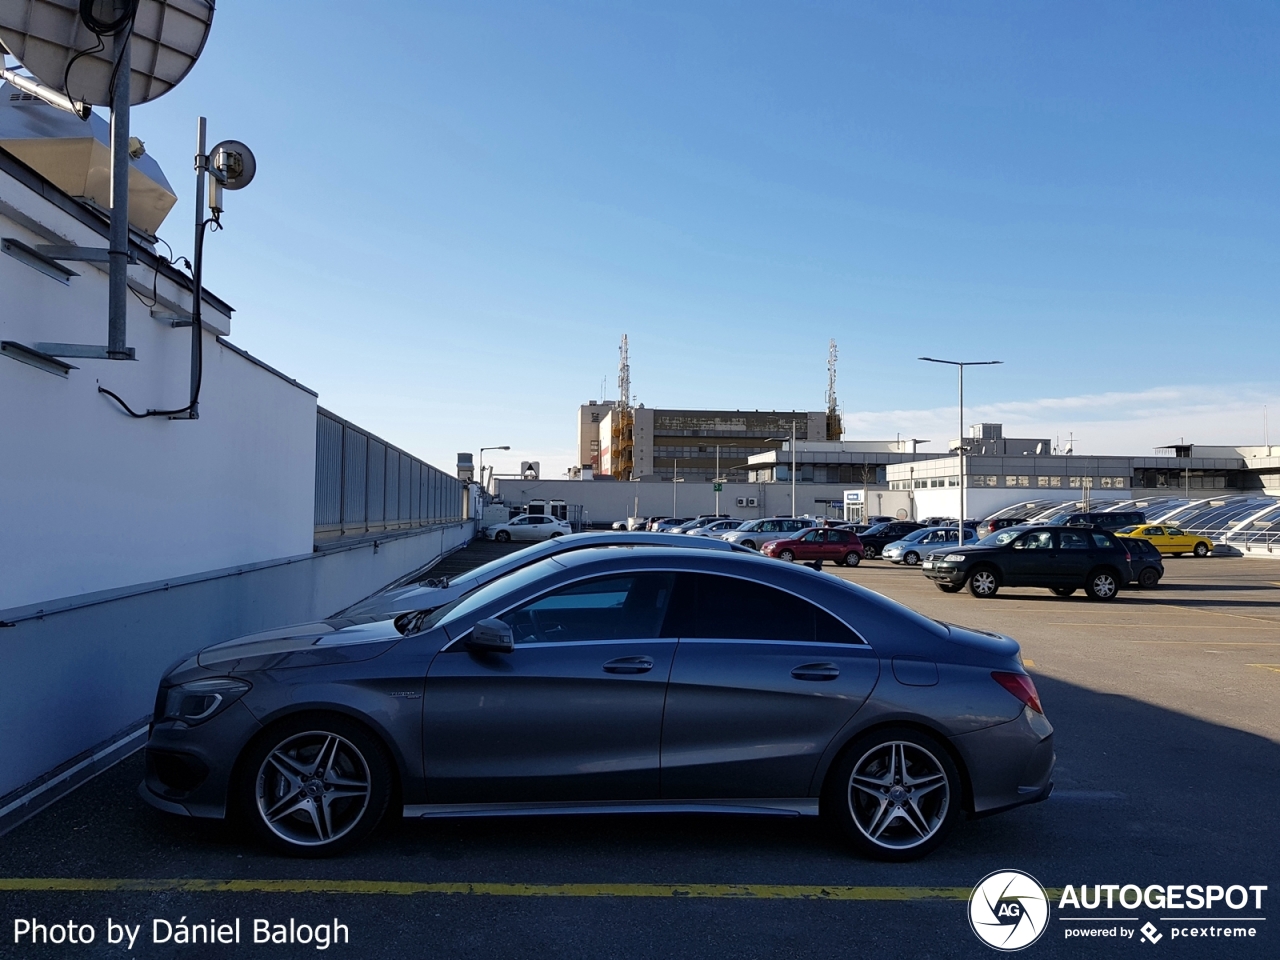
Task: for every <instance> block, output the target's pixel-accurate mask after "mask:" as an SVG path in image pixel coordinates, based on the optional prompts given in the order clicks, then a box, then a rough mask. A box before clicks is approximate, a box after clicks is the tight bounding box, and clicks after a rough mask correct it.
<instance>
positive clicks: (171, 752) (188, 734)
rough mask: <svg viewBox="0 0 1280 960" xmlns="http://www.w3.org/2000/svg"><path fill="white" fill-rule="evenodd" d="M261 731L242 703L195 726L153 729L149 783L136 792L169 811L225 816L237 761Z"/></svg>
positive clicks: (168, 724) (160, 725) (164, 725)
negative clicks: (242, 751) (251, 740)
mask: <svg viewBox="0 0 1280 960" xmlns="http://www.w3.org/2000/svg"><path fill="white" fill-rule="evenodd" d="M261 729H262V725H261V724H260V723H258V721H257V720H256V719H255V718H254V716H253V714H252V713H250V712H249V708H248V707H246V706H245V705H244V704H243V703H241V702H239V701H237V702H235V703H233V704H232V705H231V706H229V707H228V708H227V709H226V710H224V711H222V712H221V713H219V714H218V715H217V716H215V717H213V718H212V719H210V720H208V721H206V722H205V723H201V724H199V725H197V726H194V727H188V726H186V725H185V724H182V723H175V722H173V721H169V722H166V723H157V724H154V725H152V728H151V737H150V739H148V740H147V746H146V761H147V773H146V779H144V780H143V781H142V783H141V784H140V785H139V786H138V793H139V794H140V795H141V796H142V798H143V799H144V800H146V801H147V802H148V803H150V804H151V805H152V806H154V807H157V808H158V809H160V810H165V811H167V812H169V813H181V814H185V815H187V816H191V817H208V818H211V819H222V818H224V817H225V816H226V815H227V801H228V796H229V793H230V789H231V778H232V775H233V773H234V767H235V762H236V758H237V757H238V756H239V755H240V751H241V749H243V747H244V745H245V744H246V743H248V742H249V740H250V738H252V737H253V736H254V734H256V733H257V732H258V731H259V730H261Z"/></svg>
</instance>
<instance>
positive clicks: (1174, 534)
mask: <svg viewBox="0 0 1280 960" xmlns="http://www.w3.org/2000/svg"><path fill="white" fill-rule="evenodd" d="M1165 533H1166V534H1168V535H1169V536H1171V537H1185V536H1186V534H1185V533H1183V532H1182V531H1181V530H1179V529H1178V528H1177V527H1169V529H1167V530H1166V531H1165Z"/></svg>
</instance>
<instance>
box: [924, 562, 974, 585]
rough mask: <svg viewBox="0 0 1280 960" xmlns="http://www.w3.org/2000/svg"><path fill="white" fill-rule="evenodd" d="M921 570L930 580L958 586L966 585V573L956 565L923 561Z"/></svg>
mask: <svg viewBox="0 0 1280 960" xmlns="http://www.w3.org/2000/svg"><path fill="white" fill-rule="evenodd" d="M920 567H921V570H922V571H923V572H924V575H925V576H926V577H928V578H929V579H930V580H936V581H938V582H939V583H950V584H953V585H954V584H958V583H964V580H965V571H964V569H963V568H962V567H960V566H958V565H956V564H954V563H942V562H941V561H939V560H923V561H921V563H920Z"/></svg>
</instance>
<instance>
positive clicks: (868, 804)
mask: <svg viewBox="0 0 1280 960" xmlns="http://www.w3.org/2000/svg"><path fill="white" fill-rule="evenodd" d="M959 784H960V775H959V771H958V770H957V769H956V765H955V763H954V762H953V761H952V759H951V757H950V755H949V754H948V753H947V752H946V750H945V749H943V747H942V746H941V745H940V744H938V743H937V742H936V741H934V740H933V738H931V737H929V736H926V735H924V734H922V733H920V732H918V731H916V730H913V729H910V728H890V729H886V730H882V731H878V732H876V733H873V734H871V735H868V736H866V737H863V738H861V739H860V740H858V741H857V742H856V743H854V744H853V745H851V747H850V748H849V749H848V750H847V751H846V752H845V754H844V756H843V758H842V760H841V761H840V762H839V763H838V764H837V766H836V768H835V769H834V771H833V772H832V776H831V779H830V781H829V790H828V793H827V797H826V799H825V801H824V803H827V804H830V807H831V809H830V812H831V814H833V815H834V816H835V817H836V818H837V819H838V820H839V822H840V825H841V827H842V828H843V830H844V832H845V834H846V835H847V836H848V837H849V838H850V839H851V840H852V841H853V842H854V844H855V845H856V846H857V847H858V848H859V849H860V850H861V851H862V852H863V853H865V854H867V855H869V856H872V857H875V858H876V859H879V860H914V859H916V858H917V857H922V856H924V855H925V854H927V853H928V852H929V851H931V850H933V849H934V848H935V847H937V846H938V844H940V843H941V842H942V841H943V839H944V838H945V836H946V834H947V832H948V831H949V830H950V829H951V827H952V826H953V825H954V823H955V821H956V819H957V817H958V815H959V812H960V789H959Z"/></svg>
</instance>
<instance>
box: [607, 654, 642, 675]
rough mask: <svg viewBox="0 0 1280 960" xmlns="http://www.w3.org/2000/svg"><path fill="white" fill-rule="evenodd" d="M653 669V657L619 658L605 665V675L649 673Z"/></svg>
mask: <svg viewBox="0 0 1280 960" xmlns="http://www.w3.org/2000/svg"><path fill="white" fill-rule="evenodd" d="M652 669H653V658H652V657H619V658H618V659H617V660H610V661H609V662H608V663H606V664H605V665H604V672H605V673H648V672H649V671H650V670H652Z"/></svg>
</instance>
